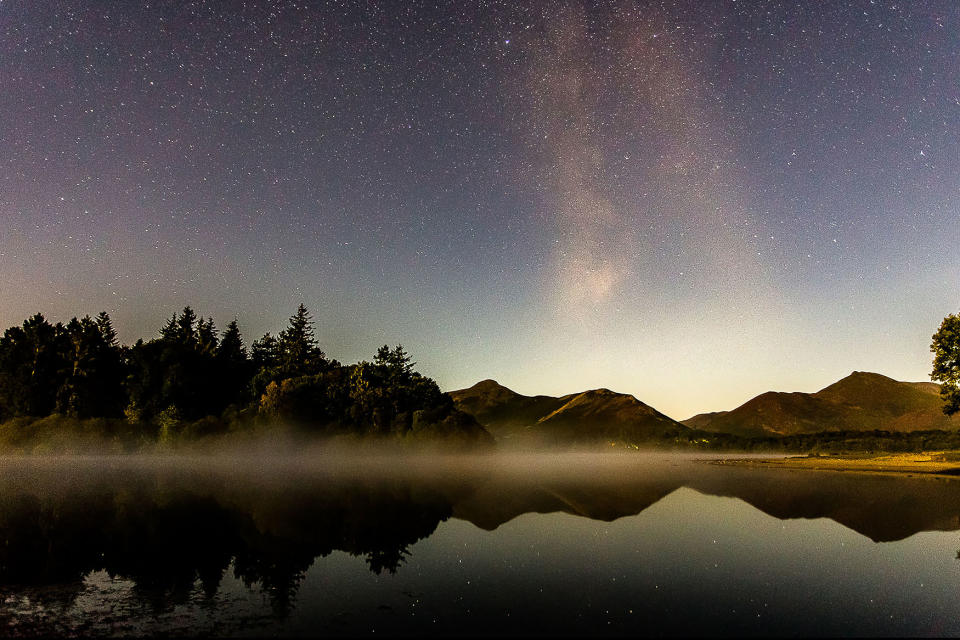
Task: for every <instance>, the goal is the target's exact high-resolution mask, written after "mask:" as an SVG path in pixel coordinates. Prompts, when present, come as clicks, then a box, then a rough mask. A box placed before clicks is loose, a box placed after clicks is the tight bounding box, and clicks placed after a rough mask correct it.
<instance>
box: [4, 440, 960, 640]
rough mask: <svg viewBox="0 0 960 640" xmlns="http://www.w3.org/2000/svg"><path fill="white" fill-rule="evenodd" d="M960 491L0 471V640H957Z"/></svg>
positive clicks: (958, 486) (604, 458) (532, 476)
mask: <svg viewBox="0 0 960 640" xmlns="http://www.w3.org/2000/svg"><path fill="white" fill-rule="evenodd" d="M958 529H960V479H952V478H947V479H935V478H929V477H926V478H924V477H894V476H867V475H856V474H849V473H836V472H816V471H797V470H761V469H752V468H744V467H731V466H729V465H726V466H720V465H715V464H707V463H704V462H697V461H695V460H693V459H692V458H688V457H675V456H669V455H666V454H604V455H601V454H569V453H568V454H542V455H529V456H526V455H484V456H476V457H457V456H435V457H431V456H406V457H402V458H397V457H391V456H384V455H379V454H370V455H364V456H337V455H332V454H325V453H322V452H320V453H317V452H314V453H309V452H302V453H301V454H299V455H295V456H279V455H269V454H264V455H259V456H240V457H226V456H218V457H202V458H201V457H198V458H189V459H188V458H162V457H158V458H123V457H115V458H73V459H63V458H61V459H58V458H37V459H13V458H9V459H0V633H2V634H4V635H13V636H18V635H36V634H57V635H64V634H66V635H72V634H78V633H79V634H83V635H157V634H162V635H178V634H191V635H196V634H204V635H207V634H209V635H228V636H236V635H262V634H268V635H317V634H334V635H335V634H348V635H356V634H374V635H384V634H387V635H389V634H424V633H426V634H443V635H448V634H459V635H494V634H510V635H516V634H526V635H535V634H550V635H556V634H575V635H582V634H612V635H618V634H619V635H623V634H636V633H643V634H655V635H690V634H698V635H725V636H732V635H758V634H765V635H766V634H775V635H936V636H943V635H957V634H960V560H958V554H960V552H958V548H960V532H958Z"/></svg>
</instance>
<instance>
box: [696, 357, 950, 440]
mask: <svg viewBox="0 0 960 640" xmlns="http://www.w3.org/2000/svg"><path fill="white" fill-rule="evenodd" d="M939 389H940V387H939V385H936V384H933V383H930V382H899V381H897V380H894V379H892V378H888V377H887V376H883V375H880V374H878V373H867V372H862V371H854V372H853V373H851V374H850V375H849V376H847V377H846V378H843V379H842V380H839V381H837V382H835V383H833V384H831V385H830V386H828V387H825V388H824V389H821V390H820V391H817V392H816V393H800V392H795V393H782V392H775V391H769V392H767V393H762V394H760V395H759V396H757V397H755V398H753V399H751V400H748V401H747V402H745V403H744V404H742V405H741V406H739V407H737V408H736V409H733V410H731V411H720V412H716V413H704V414H700V415H696V416H693V417H692V418H689V419H687V420H683V424H685V425H686V426H688V427H690V428H692V429H701V430H704V431H712V432H716V433H732V434H736V435H742V436H771V435H773V436H787V435H794V434H799V433H816V432H819V431H872V430H875V429H878V430H882V431H901V432H904V431H925V430H930V429H944V430H957V429H960V415H957V416H953V417H949V416H946V415H944V414H943V409H942V407H943V402H942V400H941V399H940V395H939Z"/></svg>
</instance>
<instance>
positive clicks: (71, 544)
mask: <svg viewBox="0 0 960 640" xmlns="http://www.w3.org/2000/svg"><path fill="white" fill-rule="evenodd" d="M141 480H142V479H141ZM116 486H117V485H116V483H114V484H113V486H111V483H108V482H103V483H101V484H98V485H96V486H92V487H85V488H83V489H82V490H79V491H76V492H61V493H55V494H54V495H46V494H44V493H40V492H38V493H39V495H38V493H33V492H28V491H19V492H9V491H2V492H0V583H2V584H6V585H30V586H42V585H54V584H56V585H72V586H73V588H71V589H66V590H64V589H58V590H57V594H58V597H60V598H62V599H65V600H66V601H72V600H73V599H74V598H75V597H76V596H77V594H78V593H79V592H80V591H81V590H82V581H83V578H84V577H85V576H86V575H88V574H89V573H91V572H93V571H97V570H101V569H102V570H105V571H106V572H107V573H108V574H109V575H110V576H111V577H121V578H125V579H129V580H132V581H133V582H134V585H135V586H134V593H135V594H136V596H137V598H138V600H139V601H140V602H141V603H142V604H144V605H147V606H149V607H151V608H153V610H154V611H155V612H157V613H159V612H161V611H169V610H170V609H171V608H172V607H174V606H176V605H178V604H185V603H187V602H188V601H189V600H190V599H191V598H193V597H195V590H196V589H197V588H199V589H200V590H201V591H202V593H203V594H204V596H205V598H206V599H207V600H208V601H210V602H212V600H213V597H214V596H215V595H216V593H217V591H218V589H219V587H220V584H221V581H222V579H223V576H224V575H225V573H226V571H227V569H228V568H229V567H230V565H231V562H232V563H233V573H234V576H235V577H236V578H238V579H239V580H241V581H242V582H243V583H244V584H245V585H247V586H248V587H255V586H259V587H260V588H261V589H262V590H263V592H265V593H267V594H269V597H270V600H271V602H272V604H273V607H274V611H275V613H276V614H278V615H284V614H285V613H286V611H287V610H288V608H289V606H290V604H291V602H292V600H293V598H294V596H295V594H296V592H297V589H298V587H299V585H300V583H301V581H302V580H303V578H304V576H305V575H306V572H307V569H309V568H310V566H311V565H312V564H313V561H314V559H315V558H317V557H325V556H327V555H329V554H330V553H332V552H333V551H336V550H340V551H345V552H347V553H349V554H351V555H354V556H361V557H365V559H366V561H367V564H368V565H369V568H370V570H371V571H373V572H375V573H378V574H379V573H381V572H383V571H388V572H391V573H392V572H395V571H396V570H397V568H398V567H399V566H400V564H401V563H402V562H403V559H404V557H406V556H407V555H408V554H409V550H408V548H409V546H410V545H411V544H413V543H415V542H416V541H418V540H420V539H422V538H425V537H427V536H429V535H430V534H431V533H433V531H434V530H435V529H436V527H437V525H438V524H439V523H440V522H441V521H443V520H445V519H447V518H448V517H449V516H450V513H451V505H450V502H449V501H448V500H446V499H445V498H443V496H441V495H439V494H430V493H428V494H425V495H424V494H423V493H422V492H421V493H420V494H416V493H415V492H412V491H410V490H409V489H408V488H405V487H403V486H399V487H398V486H390V487H385V486H377V485H369V486H351V487H330V488H326V489H324V488H321V487H317V486H307V487H302V488H300V489H298V490H295V491H292V490H287V491H284V492H282V493H275V492H259V493H258V492H257V491H256V490H255V489H253V490H251V489H250V488H249V487H247V488H235V489H234V490H227V491H222V490H219V489H218V490H216V491H206V490H204V489H187V488H183V487H173V488H170V487H162V486H158V485H157V484H153V485H151V483H149V482H142V481H138V482H134V483H125V484H124V485H123V488H115V487H116ZM208 489H209V488H208ZM221 489H222V488H221ZM414 498H416V499H414ZM74 585H75V586H74ZM67 603H68V602H64V604H67Z"/></svg>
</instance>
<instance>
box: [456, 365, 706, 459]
mask: <svg viewBox="0 0 960 640" xmlns="http://www.w3.org/2000/svg"><path fill="white" fill-rule="evenodd" d="M449 393H450V395H451V397H452V398H453V400H454V405H455V406H456V407H457V408H458V409H460V410H461V411H464V412H465V413H469V414H471V415H473V416H474V417H475V418H476V419H477V421H478V422H480V423H481V424H482V425H484V426H485V427H486V428H487V429H488V430H489V431H490V432H491V433H492V434H493V435H494V436H495V437H497V439H499V440H513V441H519V440H527V441H531V442H532V441H537V440H539V441H547V442H552V443H574V442H590V441H599V440H604V441H619V442H624V443H636V442H646V441H650V440H653V439H658V438H661V439H662V438H670V437H675V436H677V435H680V434H682V433H686V432H688V431H689V428H688V427H686V426H684V425H682V424H681V423H679V422H677V421H676V420H674V419H673V418H670V417H668V416H666V415H664V414H662V413H660V412H659V411H657V410H656V409H654V408H653V407H650V406H649V405H647V404H645V403H643V402H641V401H640V400H638V399H637V398H635V397H634V396H632V395H629V394H623V393H617V392H614V391H611V390H610V389H605V388H601V389H590V390H588V391H583V392H580V393H572V394H568V395H565V396H560V397H553V396H524V395H521V394H519V393H516V392H515V391H513V390H511V389H509V388H507V387H504V386H503V385H501V384H499V383H498V382H496V381H495V380H489V379H487V380H481V381H480V382H478V383H477V384H475V385H473V386H472V387H468V388H466V389H458V390H456V391H451V392H449Z"/></svg>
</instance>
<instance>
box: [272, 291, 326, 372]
mask: <svg viewBox="0 0 960 640" xmlns="http://www.w3.org/2000/svg"><path fill="white" fill-rule="evenodd" d="M278 347H279V355H280V368H281V372H282V375H283V377H284V378H294V377H298V376H305V375H313V374H316V373H320V372H321V371H323V369H324V368H325V366H324V365H325V364H326V356H325V355H324V353H323V351H321V350H320V347H319V346H317V339H316V337H314V334H313V319H312V318H311V316H310V312H309V311H307V308H306V307H305V306H304V305H303V304H302V303H301V304H300V305H299V306H298V307H297V312H296V313H295V314H294V315H293V316H291V317H290V321H289V324H288V325H287V328H286V329H284V330H283V331H282V332H280V340H279V343H278Z"/></svg>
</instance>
